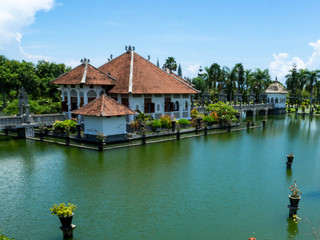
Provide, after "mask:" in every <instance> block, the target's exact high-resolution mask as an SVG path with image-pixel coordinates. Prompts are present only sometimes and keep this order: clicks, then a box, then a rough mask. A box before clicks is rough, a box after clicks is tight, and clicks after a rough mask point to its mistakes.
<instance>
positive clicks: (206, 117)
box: [202, 116, 214, 123]
mask: <svg viewBox="0 0 320 240" xmlns="http://www.w3.org/2000/svg"><path fill="white" fill-rule="evenodd" d="M202 121H203V122H206V123H213V122H214V120H213V117H211V116H204V117H203V118H202Z"/></svg>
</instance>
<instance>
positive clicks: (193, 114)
mask: <svg viewBox="0 0 320 240" xmlns="http://www.w3.org/2000/svg"><path fill="white" fill-rule="evenodd" d="M190 115H191V117H192V118H194V117H197V116H198V111H197V109H196V108H194V109H192V110H191V112H190Z"/></svg>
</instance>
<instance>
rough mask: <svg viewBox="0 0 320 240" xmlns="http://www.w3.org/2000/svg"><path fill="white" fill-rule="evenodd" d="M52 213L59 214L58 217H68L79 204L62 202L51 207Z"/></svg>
mask: <svg viewBox="0 0 320 240" xmlns="http://www.w3.org/2000/svg"><path fill="white" fill-rule="evenodd" d="M49 209H50V210H51V214H52V215H57V216H58V217H68V216H71V215H72V214H73V212H74V210H76V209H77V206H76V205H74V204H71V203H68V205H66V204H65V203H60V204H59V205H57V204H54V205H53V206H52V207H51V208H49Z"/></svg>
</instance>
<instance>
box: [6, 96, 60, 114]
mask: <svg viewBox="0 0 320 240" xmlns="http://www.w3.org/2000/svg"><path fill="white" fill-rule="evenodd" d="M29 105H30V108H29V111H30V114H33V115H36V114H50V113H59V112H61V104H60V102H52V100H51V99H40V100H29ZM3 113H4V114H5V115H9V116H10V115H17V114H19V100H18V99H15V100H13V101H12V102H10V103H9V104H8V105H7V107H6V108H5V109H4V110H3Z"/></svg>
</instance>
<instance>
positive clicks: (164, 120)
mask: <svg viewBox="0 0 320 240" xmlns="http://www.w3.org/2000/svg"><path fill="white" fill-rule="evenodd" d="M160 123H161V126H162V128H171V127H172V122H171V117H170V116H169V115H167V114H165V115H164V116H161V118H160Z"/></svg>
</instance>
